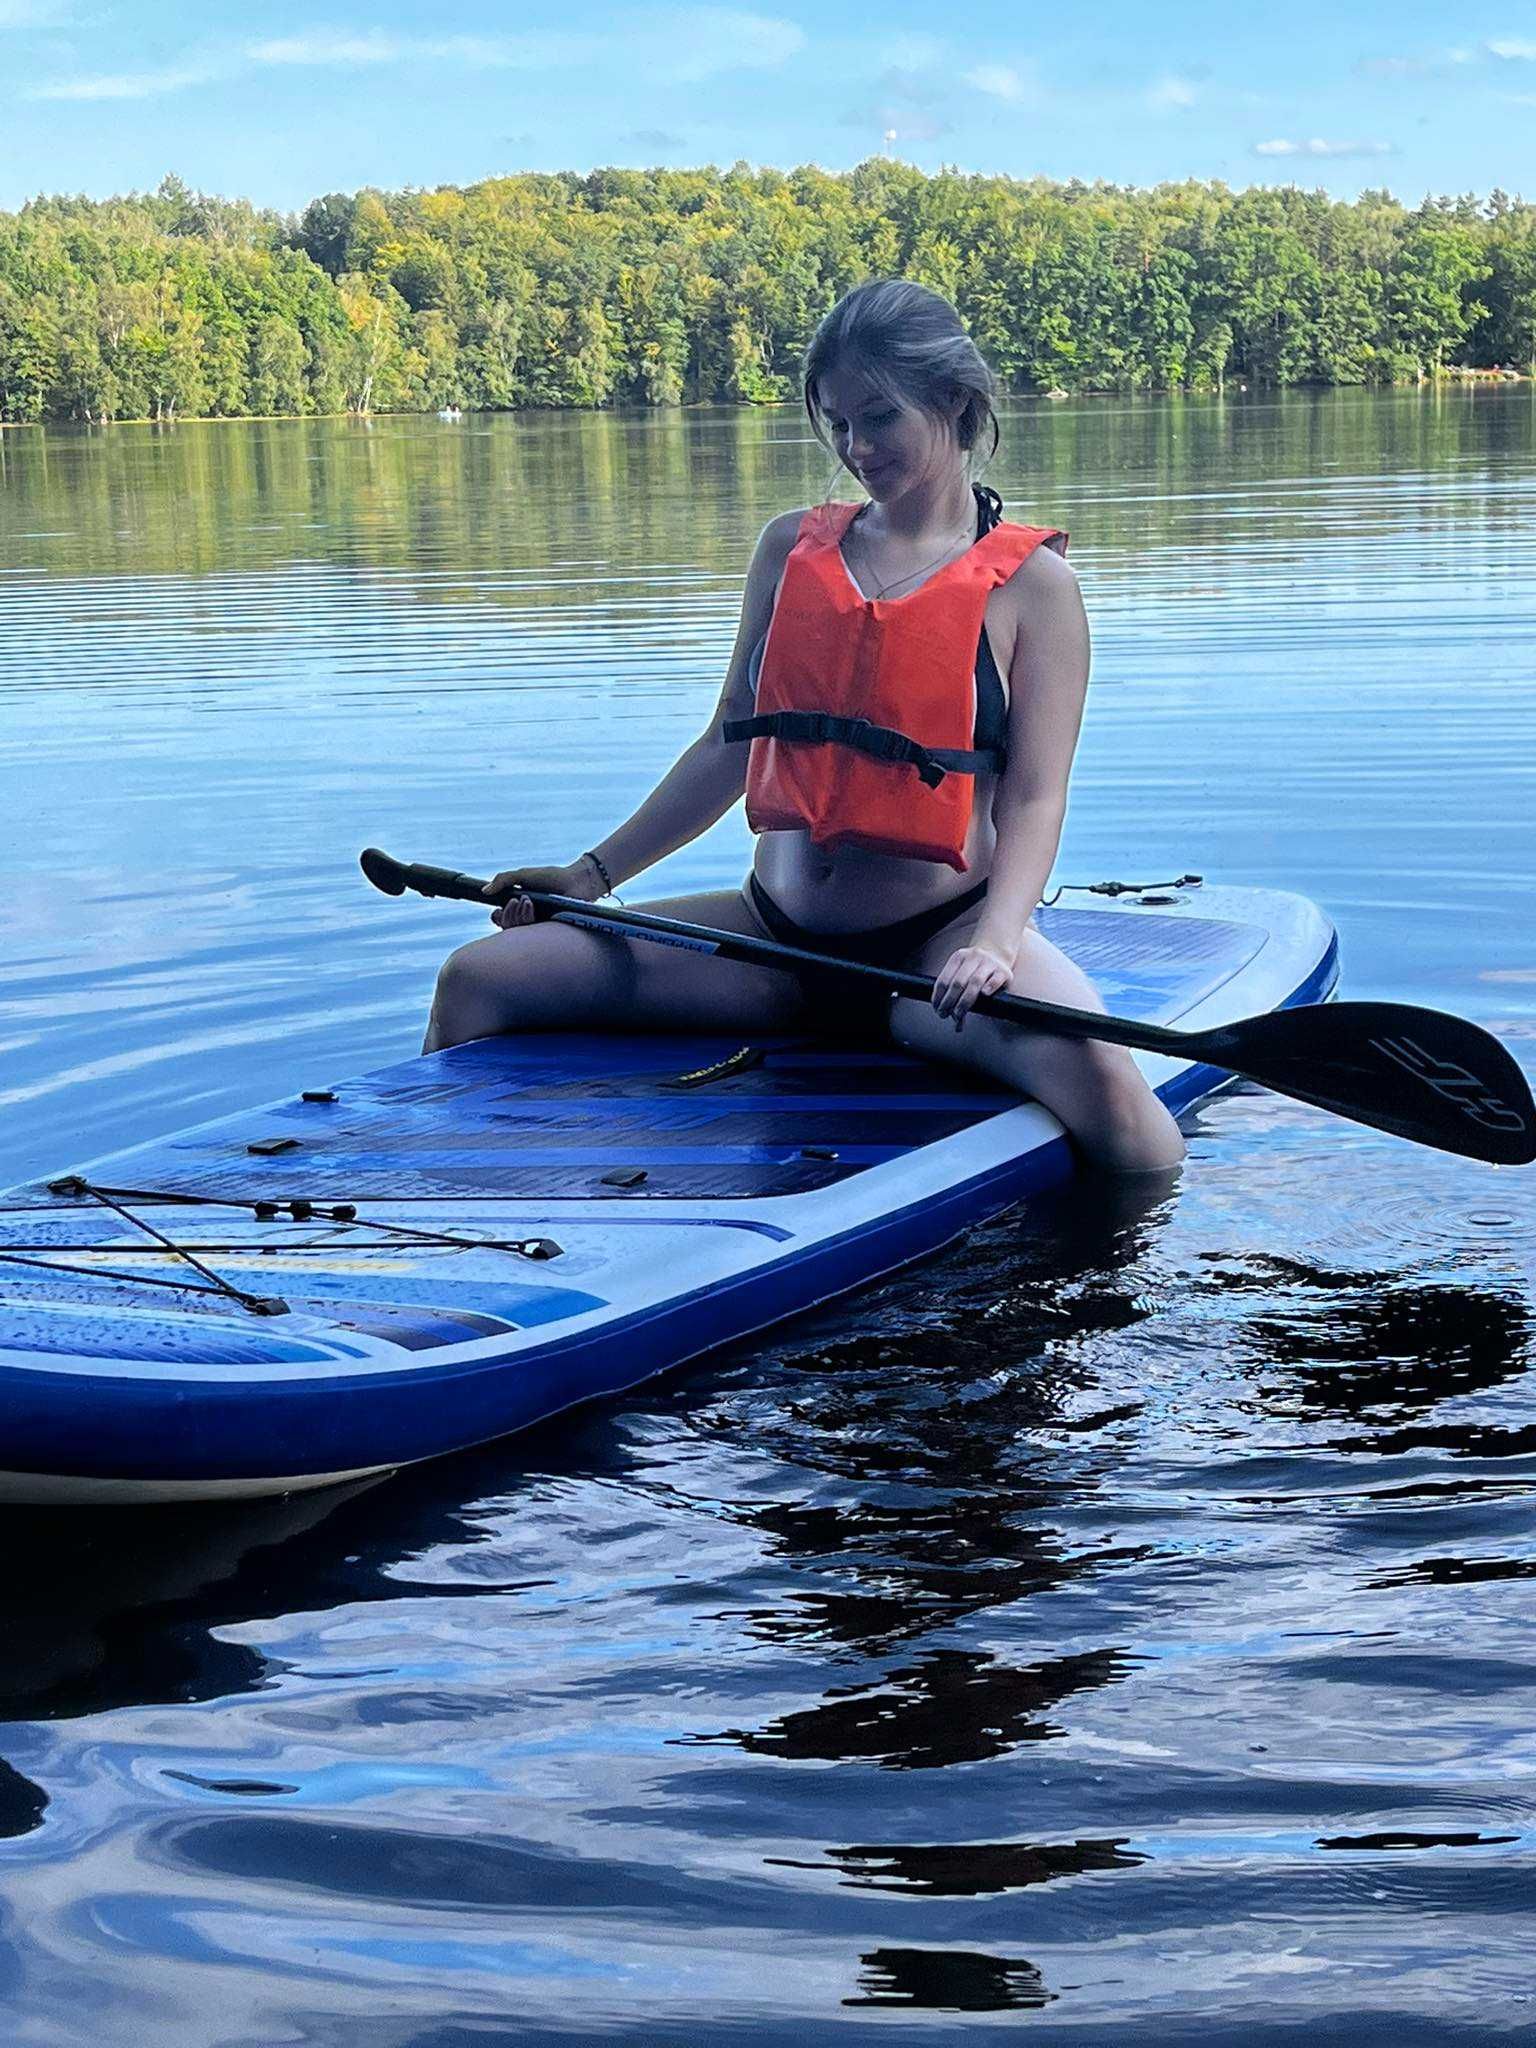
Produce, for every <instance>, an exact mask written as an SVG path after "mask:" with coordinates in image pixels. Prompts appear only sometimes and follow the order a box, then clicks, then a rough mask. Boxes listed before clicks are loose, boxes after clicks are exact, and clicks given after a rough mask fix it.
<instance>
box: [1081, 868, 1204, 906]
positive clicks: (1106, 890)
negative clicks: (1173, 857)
mask: <svg viewBox="0 0 1536 2048" xmlns="http://www.w3.org/2000/svg"><path fill="white" fill-rule="evenodd" d="M1204 880H1205V877H1204V876H1203V875H1175V876H1174V878H1173V880H1172V881H1171V882H1062V883H1059V884H1058V885H1057V887H1056V888H1054V889H1053V890H1052V891H1051V893H1050V895H1049V896H1042V897H1041V899H1040V901H1041V902H1042V903H1043V904H1044V906H1045V908H1046V909H1047V910H1049V909H1050V907H1051V905H1052V904H1053V903H1055V902H1056V901H1057V900H1058V899H1059V898H1060V897H1062V896H1064V895H1065V894H1066V893H1067V892H1068V891H1069V890H1070V891H1071V893H1072V894H1073V895H1074V896H1144V895H1146V894H1148V893H1149V892H1150V891H1152V890H1156V889H1198V888H1199V886H1200V884H1201V883H1202V882H1203V881H1204Z"/></svg>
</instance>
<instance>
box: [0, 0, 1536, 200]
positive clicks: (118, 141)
mask: <svg viewBox="0 0 1536 2048" xmlns="http://www.w3.org/2000/svg"><path fill="white" fill-rule="evenodd" d="M1245 15H1247V17H1248V18H1247V19H1246V20H1245V19H1244V18H1243V17H1244V16H1245ZM1474 22H1475V31H1474V28H1473V24H1474ZM881 149H889V150H890V151H891V152H892V153H893V154H895V155H897V156H900V157H903V158H905V159H907V160H908V161H909V162H912V163H915V164H918V165H920V166H922V167H923V168H924V169H928V170H932V169H937V168H938V167H939V166H940V165H941V164H954V165H957V166H959V167H960V168H961V169H963V170H974V171H1001V172H1007V173H1010V174H1013V175H1017V176H1031V175H1034V174H1036V173H1040V174H1044V175H1045V176H1047V177H1053V178H1069V177H1081V178H1087V179H1092V178H1107V179H1110V180H1111V181H1113V182H1115V183H1117V184H1136V185H1147V184H1155V183H1156V182H1158V181H1159V180H1161V179H1165V178H1184V177H1194V178H1220V179H1223V180H1225V181H1226V182H1227V183H1228V184H1230V185H1234V186H1243V185H1251V184H1289V183H1297V184H1301V185H1305V186H1308V187H1314V186H1315V187H1322V188H1323V189H1325V190H1327V191H1329V192H1332V193H1334V194H1336V195H1337V196H1339V197H1341V198H1349V197H1353V196H1354V195H1355V194H1356V193H1357V192H1359V191H1360V190H1362V189H1363V188H1364V187H1367V186H1380V185H1385V186H1388V187H1389V188H1390V189H1391V190H1392V191H1394V192H1396V193H1397V194H1398V196H1399V197H1400V198H1403V199H1406V200H1408V201H1409V202H1416V201H1417V200H1418V199H1420V198H1421V197H1422V196H1423V195H1424V193H1425V192H1464V191H1475V192H1478V193H1483V194H1486V193H1487V192H1488V191H1490V190H1491V189H1492V188H1493V187H1494V186H1496V185H1499V186H1503V188H1504V189H1505V190H1506V191H1509V192H1514V193H1519V194H1522V195H1523V196H1525V197H1526V198H1533V199H1536V4H1532V0H1518V4H1516V0H1502V4H1501V0H1492V11H1491V12H1486V11H1484V9H1481V8H1479V9H1477V10H1476V11H1475V13H1474V15H1471V16H1468V15H1463V14H1462V13H1461V11H1460V10H1459V9H1453V8H1449V7H1447V6H1445V5H1444V4H1443V0H1442V4H1438V5H1433V6H1431V5H1427V4H1422V0H1399V4H1395V5H1392V6H1387V5H1378V4H1366V5H1357V6H1350V5H1348V4H1342V5H1324V4H1319V0H1291V4H1290V5H1288V6H1286V7H1285V8H1283V9H1282V10H1280V11H1279V12H1277V13H1275V14H1271V15H1269V17H1268V18H1267V19H1265V18H1264V17H1263V16H1261V15H1259V14H1258V12H1257V10H1253V11H1251V12H1250V11H1249V10H1246V9H1244V8H1242V7H1241V5H1240V4H1239V5H1236V6H1234V5H1233V4H1232V0H1221V4H1220V5H1217V4H1211V0H1189V4H1185V5H1183V6H1179V5H1177V4H1175V5H1174V6H1173V7H1171V8H1168V7H1153V6H1151V5H1130V4H1124V0H1101V4H1100V5H1098V6H1097V7H1095V8H1092V9H1082V10H1076V11H1066V10H1059V9H1054V8H1047V7H1036V8H1027V7H1023V6H1021V5H1019V4H1017V0H1012V4H1008V5H1003V4H1001V0H972V4H971V5H970V6H969V7H968V8H967V9H965V10H964V12H963V14H960V13H956V12H953V11H951V10H948V9H944V8H941V7H937V6H934V5H932V4H928V5H909V4H905V0H895V4H892V5H890V6H886V7H883V8H878V9H877V8H876V7H874V6H871V5H867V4H852V5H847V6H844V7H843V8H841V9H837V8H826V7H821V8H816V9H813V8H811V7H809V6H806V5H802V4H800V0H795V4H792V5H775V4H773V0H763V4H762V5H761V6H755V5H754V6H748V7H738V6H732V5H721V6H670V5H668V6H650V5H640V6H633V5H631V6H625V5H613V4H608V0H567V4H565V5H556V4H547V0H536V4H531V5H527V6H510V5H495V4H492V0H436V4H435V5H433V6H432V7H430V8H429V7H427V6H424V5H421V4H410V0H393V4H391V0H382V4H375V0H316V4H313V5H312V4H307V0H273V4H271V5H270V6H266V7H262V8H253V7H236V6H230V5H225V4H221V0H210V4H207V5H204V6H200V7H191V6H187V5H185V4H181V0H116V4H113V0H0V206H3V207H13V206H15V205H17V204H19V203H20V201H22V200H23V199H25V198H26V197H28V196H29V195H31V194H33V193H37V192H58V191H69V192H87V193H91V194H93V195H97V196H101V195H104V194H107V193H110V192H116V191H127V190H131V189H143V188H145V187H148V186H152V185H155V184H157V183H158V182H159V180H160V179H161V177H163V176H164V175H165V173H166V172H167V171H175V172H177V173H178V174H179V175H180V176H181V177H183V178H185V179H186V180H187V182H188V183H189V184H191V185H193V186H196V187H198V188H200V189H201V190H204V191H210V192H222V193H226V194H229V195H243V196H246V197H249V198H251V199H254V200H256V201H257V202H258V203H261V204H265V205H272V206H278V207H282V208H293V207H297V206H300V205H302V204H303V202H304V201H305V200H306V199H309V198H312V197H313V196H314V195H315V194H317V193H321V192H327V191H351V190H354V189H355V188H356V187H358V186H360V185H365V184H374V185H382V186H401V185H407V184H409V185H437V184H460V183H466V182H468V181H470V180H473V179H476V178H481V177H488V176H492V175H495V174H498V173H505V172H508V171H517V170H556V169H575V170H586V169H590V168H591V167H592V166H593V165H597V164H637V165H638V164H657V163H662V164H701V163H716V164H729V163H731V162H733V161H734V160H736V159H737V158H739V157H744V158H746V159H747V160H748V161H749V162H752V163H760V164H777V165H780V166H785V167H787V166H790V165H793V164H797V163H806V162H815V163H819V164H822V165H824V166H826V167H827V168H828V169H834V170H835V169H842V168H846V167H847V166H848V165H850V164H855V163H857V162H859V161H860V160H861V159H862V158H864V157H866V156H870V155H873V154H875V153H876V152H878V151H880V150H881Z"/></svg>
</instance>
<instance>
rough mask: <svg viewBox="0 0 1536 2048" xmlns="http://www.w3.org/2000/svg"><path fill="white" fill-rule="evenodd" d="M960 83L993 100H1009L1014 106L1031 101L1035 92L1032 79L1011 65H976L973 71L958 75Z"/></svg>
mask: <svg viewBox="0 0 1536 2048" xmlns="http://www.w3.org/2000/svg"><path fill="white" fill-rule="evenodd" d="M960 83H961V84H962V85H968V86H970V87H971V88H972V89H973V90H974V91H976V92H984V93H987V94H989V95H990V96H991V97H992V98H993V99H997V100H1011V101H1013V102H1014V104H1015V105H1021V104H1022V103H1023V102H1025V101H1026V100H1033V99H1034V98H1035V96H1036V92H1037V87H1036V84H1035V80H1034V78H1033V77H1032V76H1029V77H1026V76H1025V75H1024V74H1023V73H1021V72H1020V71H1018V70H1016V69H1015V67H1014V66H1013V65H1011V64H978V65H977V66H976V68H975V69H974V70H973V71H964V72H962V73H961V74H960Z"/></svg>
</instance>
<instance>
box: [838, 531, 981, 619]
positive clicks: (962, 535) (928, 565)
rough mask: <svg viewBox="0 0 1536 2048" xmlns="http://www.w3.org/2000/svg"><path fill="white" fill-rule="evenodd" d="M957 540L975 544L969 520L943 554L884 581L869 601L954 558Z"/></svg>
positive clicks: (862, 537) (873, 602) (876, 599)
mask: <svg viewBox="0 0 1536 2048" xmlns="http://www.w3.org/2000/svg"><path fill="white" fill-rule="evenodd" d="M852 530H854V531H857V522H855V525H854V528H853V529H852ZM859 539H860V540H861V541H862V540H863V539H864V535H863V534H862V533H860V534H859ZM956 540H963V541H964V542H965V543H966V546H967V547H970V546H972V545H973V544H974V540H975V536H974V535H973V534H972V532H971V525H970V521H969V520H967V521H966V523H965V525H964V526H963V527H962V528H961V530H960V532H959V533H958V534H957V535H956V536H955V539H954V540H951V541H950V543H949V545H948V547H946V548H945V550H944V552H943V554H942V555H935V556H934V558H933V560H932V561H931V562H925V563H924V564H923V566H922V568H921V569H909V570H908V571H907V573H906V575H905V576H893V577H892V578H891V580H890V582H889V583H882V584H881V586H880V588H879V589H878V590H877V591H875V592H874V593H873V594H872V595H871V596H870V598H869V599H868V600H867V601H868V602H869V603H870V604H875V603H876V602H878V600H879V599H880V598H882V597H884V595H885V593H886V592H887V591H888V590H894V589H895V588H896V586H897V584H898V583H913V582H915V581H916V580H917V578H918V577H919V576H926V575H927V574H928V571H929V570H930V569H937V568H938V567H939V565H940V564H941V563H943V562H947V561H949V560H950V559H951V558H952V554H953V550H954V547H955V543H956ZM867 551H868V550H867V546H866V552H867ZM871 566H873V565H871Z"/></svg>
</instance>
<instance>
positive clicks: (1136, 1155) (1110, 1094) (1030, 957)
mask: <svg viewBox="0 0 1536 2048" xmlns="http://www.w3.org/2000/svg"><path fill="white" fill-rule="evenodd" d="M978 916H979V913H978ZM973 922H974V920H968V921H967V924H966V925H963V926H962V925H959V924H957V925H952V926H949V927H948V928H947V929H946V930H944V931H942V932H940V933H939V934H938V935H937V936H936V937H935V938H934V939H932V940H930V941H929V944H928V945H927V947H926V948H925V949H924V951H923V953H922V955H921V965H922V969H923V972H924V973H926V974H937V973H938V971H939V969H940V968H941V967H942V966H943V965H944V962H945V961H946V960H947V959H948V958H949V956H950V954H951V953H952V952H953V951H954V950H955V948H956V947H957V946H962V945H964V944H966V942H967V940H968V938H969V936H970V925H971V924H972V923H973ZM1008 991H1009V993H1010V994H1011V995H1016V996H1033V997H1035V998H1036V999H1037V1000H1039V1001H1042V1002H1047V1003H1063V1004H1066V1005H1068V1006H1069V1007H1071V1008H1072V1009H1076V1010H1100V1011H1102V1010H1103V1008H1104V1004H1103V1002H1102V1001H1101V1000H1100V997H1099V993H1098V991H1097V989H1095V988H1094V986H1093V984H1092V982H1091V981H1090V980H1089V979H1088V977H1087V975H1086V974H1084V973H1083V971H1082V969H1081V968H1080V967H1078V966H1077V965H1076V964H1075V963H1074V962H1073V961H1071V960H1069V959H1068V958H1067V956H1066V954H1065V953H1063V952H1062V951H1061V950H1060V948H1059V947H1056V946H1053V945H1052V944H1051V942H1050V940H1049V939H1047V938H1045V937H1044V936H1043V935H1042V934H1041V933H1040V932H1038V931H1036V930H1035V929H1034V927H1033V926H1031V928H1030V929H1029V931H1028V932H1026V933H1025V935H1024V943H1023V945H1022V946H1021V947H1020V948H1019V958H1018V965H1017V966H1016V967H1015V969H1014V972H1013V979H1012V981H1011V982H1010V983H1009V985H1008ZM891 1030H892V1035H893V1037H894V1038H895V1039H896V1041H897V1043H898V1044H899V1045H904V1046H906V1047H907V1048H908V1050H909V1051H912V1052H917V1053H922V1054H924V1055H925V1056H926V1057H928V1058H930V1059H941V1060H952V1061H955V1062H957V1063H958V1064H959V1065H961V1066H965V1067H972V1068H975V1069H977V1070H979V1071H980V1072H981V1073H984V1074H990V1075H992V1076H993V1077H994V1079H996V1080H999V1081H1003V1082H1005V1083H1007V1084H1008V1085H1009V1086H1010V1087H1014V1088H1017V1089H1019V1090H1020V1091H1021V1092H1022V1093H1023V1094H1026V1095H1032V1096H1033V1097H1034V1098H1035V1100H1036V1101H1037V1102H1043V1103H1044V1104H1045V1106H1046V1108H1047V1109H1048V1110H1050V1111H1051V1112H1052V1114H1053V1115H1055V1116H1057V1117H1059V1118H1060V1120H1061V1122H1062V1123H1063V1124H1064V1125H1065V1126H1066V1129H1067V1131H1068V1132H1069V1133H1070V1135H1071V1137H1072V1139H1073V1141H1074V1142H1075V1143H1076V1144H1077V1146H1078V1147H1079V1148H1080V1150H1081V1151H1082V1152H1083V1154H1084V1155H1085V1157H1086V1158H1087V1159H1088V1160H1090V1161H1091V1162H1092V1163H1093V1164H1094V1165H1096V1166H1101V1167H1106V1168H1109V1169H1111V1170H1113V1171H1116V1172H1121V1173H1126V1172H1138V1171H1149V1170H1153V1169H1162V1170H1166V1169H1167V1168H1169V1167H1172V1166H1176V1165H1177V1164H1178V1163H1179V1161H1180V1160H1181V1159H1182V1158H1183V1157H1184V1139H1183V1137H1182V1135H1181V1134H1180V1131H1179V1127H1178V1125H1177V1124H1176V1123H1175V1122H1174V1120H1173V1118H1172V1117H1171V1116H1170V1115H1169V1114H1168V1111H1167V1110H1166V1109H1165V1108H1164V1107H1163V1105H1162V1103H1160V1102H1159V1101H1158V1099H1157V1097H1156V1096H1155V1095H1154V1094H1153V1092H1152V1090H1151V1089H1150V1088H1149V1087H1148V1085H1147V1083H1146V1081H1145V1079H1144V1078H1143V1077H1142V1074H1141V1071H1140V1069H1139V1068H1138V1067H1137V1065H1136V1062H1135V1061H1134V1060H1133V1059H1132V1057H1131V1055H1130V1053H1129V1052H1127V1051H1126V1049H1125V1047H1124V1046H1119V1045H1104V1044H1101V1043H1100V1042H1099V1041H1098V1040H1097V1039H1073V1038H1057V1037H1053V1036H1052V1035H1051V1034H1050V1033H1048V1032H1043V1031H1031V1030H1029V1029H1028V1027H1027V1026H1024V1025H1019V1024H1008V1023H1005V1022H1004V1021H1003V1020H1002V1019H1001V1018H1000V1017H977V1016H970V1017H967V1018H966V1019H965V1022H964V1025H963V1026H962V1028H961V1029H960V1030H959V1031H957V1030H956V1029H955V1027H954V1025H953V1023H951V1022H950V1021H949V1019H947V1018H944V1017H940V1016H939V1015H938V1014H937V1013H936V1012H935V1011H934V1010H932V1009H930V1008H929V1007H928V1006H927V1005H926V1004H924V1003H919V1002H915V1001H913V1000H911V999H910V998H906V999H903V1000H901V1001H899V1002H897V1003H896V1004H895V1005H894V1008H893V1011H892V1019H891Z"/></svg>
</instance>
